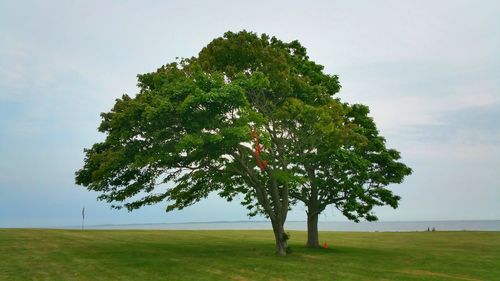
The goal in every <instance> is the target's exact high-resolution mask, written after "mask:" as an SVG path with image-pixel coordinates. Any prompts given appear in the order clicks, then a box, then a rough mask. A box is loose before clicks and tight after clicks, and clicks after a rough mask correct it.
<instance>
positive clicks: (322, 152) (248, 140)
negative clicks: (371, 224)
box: [76, 31, 397, 255]
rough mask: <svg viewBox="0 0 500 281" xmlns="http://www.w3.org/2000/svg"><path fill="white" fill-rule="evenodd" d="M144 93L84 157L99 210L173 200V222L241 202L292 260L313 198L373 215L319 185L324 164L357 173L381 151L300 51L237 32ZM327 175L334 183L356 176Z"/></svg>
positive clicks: (114, 114)
mask: <svg viewBox="0 0 500 281" xmlns="http://www.w3.org/2000/svg"><path fill="white" fill-rule="evenodd" d="M139 87H140V92H139V93H138V94H137V95H135V96H134V97H129V96H127V95H124V96H123V97H122V98H121V99H118V100H117V101H116V103H115V105H114V107H113V109H112V110H111V111H110V112H107V113H103V114H102V122H101V125H100V126H99V130H100V131H101V132H103V133H105V134H106V139H105V140H104V141H103V142H101V143H96V144H95V145H93V147H92V148H90V149H87V150H85V154H86V157H85V163H84V167H83V168H82V169H81V170H79V171H77V173H76V182H77V183H78V184H81V185H83V186H86V187H87V188H88V189H90V190H94V191H98V192H100V193H101V195H100V196H99V199H102V200H106V201H108V202H110V203H112V204H113V206H114V207H116V208H121V207H126V208H128V209H129V210H133V209H136V208H140V207H141V206H143V205H147V204H154V203H157V202H161V201H164V200H165V201H167V202H169V205H168V206H167V211H170V210H174V209H182V208H184V207H186V206H189V205H191V204H193V203H195V202H197V201H198V200H200V199H202V198H205V197H206V196H207V195H208V194H209V193H210V192H213V191H216V192H218V193H219V194H220V195H221V196H223V197H225V198H227V199H228V200H231V199H232V198H234V197H235V196H238V195H240V194H242V195H243V196H244V200H243V204H245V205H246V206H247V208H248V209H249V210H250V213H251V214H256V213H262V214H264V215H265V216H267V217H268V218H269V219H270V221H271V224H272V227H273V231H274V234H275V240H276V251H277V252H278V253H279V254H281V255H285V254H286V251H287V243H286V235H285V230H284V223H285V221H286V217H287V213H288V210H289V209H290V206H291V205H292V204H293V202H295V201H296V200H302V201H304V202H306V201H305V200H303V198H304V194H305V195H306V197H307V198H313V196H314V194H315V193H314V192H315V191H314V190H315V188H316V189H323V190H324V191H325V192H326V191H329V192H340V191H335V190H339V189H343V190H344V192H349V194H351V195H350V196H351V197H349V198H351V199H349V200H348V199H343V200H344V201H342V202H345V203H342V204H340V203H339V204H338V207H339V208H342V209H344V210H346V211H345V214H346V215H348V216H349V214H352V213H353V212H358V214H367V211H364V210H365V209H366V207H365V205H366V204H358V203H359V200H358V199H359V198H358V197H359V196H361V193H360V192H351V189H349V188H351V187H353V188H355V187H356V186H353V185H338V184H337V185H333V184H331V182H330V180H331V179H332V178H333V177H334V176H331V177H330V178H328V177H325V178H322V180H324V182H320V181H319V180H318V179H316V178H315V177H318V176H321V175H319V174H315V177H310V175H309V174H308V166H309V165H313V164H314V163H315V161H316V160H317V161H323V162H325V163H326V162H328V161H337V162H339V163H340V162H342V161H347V160H348V161H351V160H352V161H354V162H356V161H357V160H355V157H357V156H359V157H363V151H365V150H366V147H367V144H369V143H370V141H368V137H369V136H368V135H367V134H364V127H363V126H365V125H366V124H364V123H363V124H362V123H361V122H360V121H359V120H361V119H359V118H357V117H352V116H350V115H349V114H351V115H352V114H353V113H354V112H359V110H358V111H356V110H355V107H354V106H349V105H347V104H342V103H341V102H340V101H339V100H338V99H335V98H334V97H333V96H334V95H335V94H336V93H337V92H338V91H339V89H340V85H339V83H338V78H337V76H334V75H327V74H325V73H323V67H322V66H321V65H318V64H316V63H314V62H313V61H311V60H310V59H309V57H308V56H307V55H306V50H305V48H304V47H302V46H301V45H300V44H299V43H298V42H297V41H292V42H290V43H285V42H282V41H280V40H278V39H276V38H274V37H273V38H270V37H268V36H267V35H265V34H263V35H261V36H258V35H256V34H254V33H250V32H246V31H243V32H239V33H232V32H227V33H225V34H224V36H223V37H220V38H217V39H215V40H213V41H212V42H211V43H210V44H208V45H207V46H206V47H205V48H203V49H202V50H201V52H200V53H199V54H198V56H197V57H193V58H190V59H184V60H181V61H180V62H178V63H170V64H167V65H165V66H162V67H161V68H159V69H158V70H157V71H155V72H152V73H147V74H143V75H139ZM359 108H362V107H359ZM366 114H367V112H366V113H365V114H364V115H363V114H360V115H359V116H360V118H361V117H363V118H365V117H366ZM365 119H366V118H365ZM356 120H357V121H356ZM342 151H344V152H345V151H348V152H352V154H353V156H352V157H351V158H349V157H350V156H349V154H348V153H345V154H342V153H341V152H342ZM316 154H317V155H318V159H315V158H314V157H313V155H316ZM337 154H339V155H344V156H345V157H347V158H349V159H347V160H345V159H340V158H337V156H338V155H337ZM365 154H366V153H365ZM368 154H369V153H368ZM320 158H321V159H320ZM365 159H366V160H367V161H370V160H369V158H367V157H365ZM337 162H336V163H337ZM318 163H319V162H318ZM349 163H350V162H349ZM326 165H327V164H321V165H320V166H314V167H315V169H318V170H321V169H323V168H324V167H326ZM328 165H330V166H329V167H330V168H331V169H334V168H335V169H336V170H335V173H336V174H335V177H336V176H338V175H340V174H342V173H343V172H346V173H349V171H347V170H345V171H343V170H342V167H344V168H345V166H342V165H338V167H337V166H335V164H332V163H328ZM334 166H335V167H334ZM358 171H360V172H362V168H360V169H359V170H358ZM348 177H350V176H348ZM313 185H314V186H316V187H313ZM308 194H309V195H308ZM363 194H364V193H363ZM290 195H292V196H290ZM299 195H300V196H299ZM366 196H372V197H373V198H375V199H373V200H377V199H376V198H377V197H376V194H366ZM344 197H345V195H344ZM320 199H321V198H320ZM308 200H309V199H308ZM365 201H366V200H365ZM396 201H397V200H396ZM308 202H309V201H307V202H306V204H308ZM366 202H369V203H370V202H371V203H372V205H373V204H375V203H376V202H375V203H373V201H366ZM324 203H329V204H331V202H324ZM308 206H309V205H308ZM321 210H322V209H321Z"/></svg>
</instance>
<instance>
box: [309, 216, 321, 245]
mask: <svg viewBox="0 0 500 281" xmlns="http://www.w3.org/2000/svg"><path fill="white" fill-rule="evenodd" d="M318 215H319V214H318V213H317V212H312V213H309V212H308V214H307V244H306V247H308V248H317V247H319V238H318Z"/></svg>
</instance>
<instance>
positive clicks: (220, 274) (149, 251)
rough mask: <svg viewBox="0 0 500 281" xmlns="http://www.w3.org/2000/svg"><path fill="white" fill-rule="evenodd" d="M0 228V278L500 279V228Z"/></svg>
mask: <svg viewBox="0 0 500 281" xmlns="http://www.w3.org/2000/svg"><path fill="white" fill-rule="evenodd" d="M305 235H306V234H305V232H291V242H290V245H291V247H292V250H293V253H292V254H291V255H289V256H287V257H278V256H275V255H274V252H273V251H274V244H273V238H272V237H273V236H272V233H271V231H156V230H153V231H152V230H144V231H141V230H134V231H124V230H114V231H101V230H99V231H93V230H89V231H79V230H39V229H0V280H237V281H238V280H302V281H303V280H500V232H419V233H416V232H413V233H351V232H323V233H321V234H320V240H321V241H328V243H329V244H330V245H331V246H332V247H331V248H330V249H328V250H324V249H306V248H304V247H303V243H304V242H305Z"/></svg>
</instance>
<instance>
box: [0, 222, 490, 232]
mask: <svg viewBox="0 0 500 281" xmlns="http://www.w3.org/2000/svg"><path fill="white" fill-rule="evenodd" d="M2 228H9V227H2ZM15 228H43V229H81V225H75V226H51V227H15ZM285 228H286V229H287V230H299V231H300V230H306V229H307V223H306V221H288V222H287V223H286V224H285ZM428 228H429V229H432V228H434V229H435V230H436V231H500V220H435V221H431V220H428V221H376V222H359V223H355V222H350V221H320V222H319V230H320V231H361V232H377V231H381V232H383V231H396V232H411V231H426V230H427V229H428ZM85 229H96V230H105V229H123V230H126V229H129V230H133V229H146V230H147V229H150V230H154V229H157V230H268V229H271V224H270V221H266V220H259V221H209V222H177V223H139V224H135V223H134V224H98V225H86V226H85Z"/></svg>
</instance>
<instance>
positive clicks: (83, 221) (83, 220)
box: [82, 206, 85, 230]
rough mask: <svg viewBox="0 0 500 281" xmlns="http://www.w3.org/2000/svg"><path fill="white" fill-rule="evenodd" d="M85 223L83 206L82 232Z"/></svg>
mask: <svg viewBox="0 0 500 281" xmlns="http://www.w3.org/2000/svg"><path fill="white" fill-rule="evenodd" d="M84 223H85V206H84V207H83V208H82V230H83V226H84Z"/></svg>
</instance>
